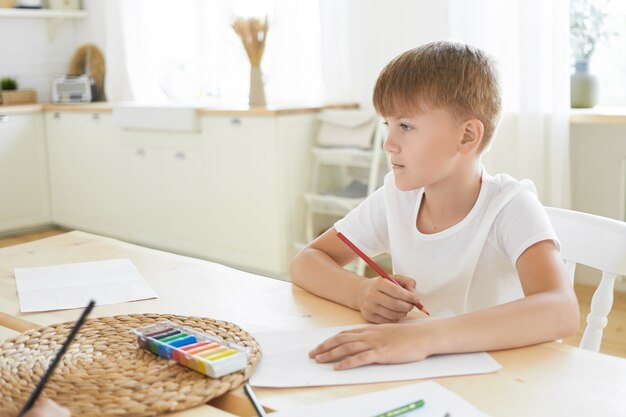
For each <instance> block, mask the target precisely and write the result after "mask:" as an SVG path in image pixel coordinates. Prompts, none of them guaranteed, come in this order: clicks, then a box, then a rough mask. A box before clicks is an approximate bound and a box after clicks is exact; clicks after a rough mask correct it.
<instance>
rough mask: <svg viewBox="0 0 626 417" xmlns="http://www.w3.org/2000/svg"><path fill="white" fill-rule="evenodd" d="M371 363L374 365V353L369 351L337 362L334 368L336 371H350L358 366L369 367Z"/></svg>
mask: <svg viewBox="0 0 626 417" xmlns="http://www.w3.org/2000/svg"><path fill="white" fill-rule="evenodd" d="M371 363H376V353H375V352H374V351H373V350H371V349H370V350H366V351H363V352H360V353H357V354H356V355H353V356H350V357H349V358H346V359H344V360H342V361H340V362H337V363H336V364H335V366H334V368H335V369H336V370H343V369H352V368H356V367H358V366H363V365H369V364H371Z"/></svg>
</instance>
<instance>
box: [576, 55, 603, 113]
mask: <svg viewBox="0 0 626 417" xmlns="http://www.w3.org/2000/svg"><path fill="white" fill-rule="evenodd" d="M574 68H575V69H576V71H575V72H574V74H572V76H571V78H570V87H571V106H572V108H582V109H588V108H591V107H593V106H595V105H596V104H597V103H598V78H597V77H596V76H595V75H593V74H591V73H589V62H588V61H578V62H576V64H575V66H574Z"/></svg>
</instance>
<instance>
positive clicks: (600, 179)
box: [570, 117, 626, 221]
mask: <svg viewBox="0 0 626 417" xmlns="http://www.w3.org/2000/svg"><path fill="white" fill-rule="evenodd" d="M570 135H571V142H570V146H571V161H572V162H571V171H572V172H571V180H572V208H573V209H575V210H579V211H584V212H587V213H591V214H597V215H599V216H605V217H611V218H614V219H617V220H622V221H626V117H622V118H621V121H618V122H611V123H598V122H595V123H587V122H578V123H573V124H572V125H571V128H570Z"/></svg>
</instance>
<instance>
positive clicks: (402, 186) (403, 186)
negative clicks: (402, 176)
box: [394, 177, 422, 191]
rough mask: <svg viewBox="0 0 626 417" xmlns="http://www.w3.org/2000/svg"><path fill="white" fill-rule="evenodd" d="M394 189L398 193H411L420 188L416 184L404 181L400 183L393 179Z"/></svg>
mask: <svg viewBox="0 0 626 417" xmlns="http://www.w3.org/2000/svg"><path fill="white" fill-rule="evenodd" d="M394 182H395V184H396V188H397V189H398V190H400V191H413V190H417V189H418V188H421V187H422V186H421V185H419V184H416V183H408V182H406V181H401V180H399V179H398V178H397V177H396V178H395V181H394Z"/></svg>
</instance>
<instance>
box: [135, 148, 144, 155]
mask: <svg viewBox="0 0 626 417" xmlns="http://www.w3.org/2000/svg"><path fill="white" fill-rule="evenodd" d="M135 155H137V156H146V150H145V149H143V148H138V149H137V150H136V151H135Z"/></svg>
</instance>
